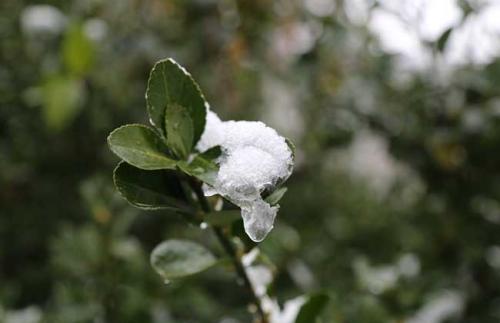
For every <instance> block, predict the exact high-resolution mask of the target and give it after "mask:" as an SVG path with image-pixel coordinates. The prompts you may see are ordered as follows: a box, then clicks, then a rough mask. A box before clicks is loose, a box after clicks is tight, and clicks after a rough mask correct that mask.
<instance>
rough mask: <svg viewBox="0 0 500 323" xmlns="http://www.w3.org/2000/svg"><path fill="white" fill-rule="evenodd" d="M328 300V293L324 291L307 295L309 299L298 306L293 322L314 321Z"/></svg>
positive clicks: (308, 322) (309, 322)
mask: <svg viewBox="0 0 500 323" xmlns="http://www.w3.org/2000/svg"><path fill="white" fill-rule="evenodd" d="M328 300H329V297H328V295H327V294H324V293H319V294H315V295H311V296H309V299H308V300H307V301H306V302H305V303H304V305H302V307H301V308H300V311H299V314H298V315H297V319H296V320H295V323H312V322H316V320H317V319H318V317H319V316H320V314H321V312H322V311H323V309H324V308H325V306H326V304H327V303H328Z"/></svg>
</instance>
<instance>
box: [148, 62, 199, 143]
mask: <svg viewBox="0 0 500 323" xmlns="http://www.w3.org/2000/svg"><path fill="white" fill-rule="evenodd" d="M146 101H147V107H148V113H149V117H150V120H151V123H152V124H153V125H154V126H155V127H156V128H158V130H160V131H161V132H162V133H163V134H164V135H166V136H167V137H168V133H167V132H168V129H166V127H165V117H166V109H167V108H171V107H172V106H174V105H179V106H182V107H185V108H186V109H187V111H188V113H189V116H190V117H191V120H192V122H193V138H192V142H191V145H190V147H193V146H194V145H195V144H196V142H198V140H199V139H200V137H201V134H202V133H203V130H204V129H205V118H206V113H207V111H206V107H205V105H206V102H205V99H204V97H203V94H202V93H201V90H200V88H199V87H198V84H196V82H195V81H194V80H193V78H192V77H191V75H190V74H189V73H188V72H187V71H186V70H185V69H184V68H183V67H181V66H180V65H179V64H177V63H176V62H175V61H174V60H173V59H171V58H169V59H165V60H161V61H159V62H157V63H156V64H155V66H154V67H153V69H152V70H151V74H150V76H149V80H148V87H147V90H146Z"/></svg>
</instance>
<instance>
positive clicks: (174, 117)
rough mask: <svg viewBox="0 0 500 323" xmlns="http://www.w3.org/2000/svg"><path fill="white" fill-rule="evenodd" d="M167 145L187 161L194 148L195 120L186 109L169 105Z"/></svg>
mask: <svg viewBox="0 0 500 323" xmlns="http://www.w3.org/2000/svg"><path fill="white" fill-rule="evenodd" d="M165 127H166V129H167V133H168V137H167V145H168V147H170V149H172V151H173V152H174V153H175V154H176V155H177V156H178V157H179V158H181V159H186V158H187V157H188V156H189V154H190V153H191V148H192V147H193V120H191V117H190V116H189V113H188V111H187V109H186V108H184V107H182V106H180V105H178V104H175V103H174V104H169V105H168V107H167V111H166V114H165Z"/></svg>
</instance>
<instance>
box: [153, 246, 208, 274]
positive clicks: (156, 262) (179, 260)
mask: <svg viewBox="0 0 500 323" xmlns="http://www.w3.org/2000/svg"><path fill="white" fill-rule="evenodd" d="M216 262H217V260H216V258H215V257H214V256H213V255H212V253H211V252H210V251H209V250H208V249H206V248H205V247H203V246H202V245H200V244H197V243H195V242H192V241H188V240H167V241H164V242H162V243H161V244H159V245H158V246H156V248H155V249H154V250H153V252H152V253H151V265H152V266H153V268H154V269H155V270H156V272H157V273H158V274H159V275H160V276H161V277H162V278H163V279H165V280H171V279H176V278H182V277H185V276H189V275H193V274H196V273H199V272H201V271H203V270H206V269H208V268H210V267H211V266H213V265H215V264H216Z"/></svg>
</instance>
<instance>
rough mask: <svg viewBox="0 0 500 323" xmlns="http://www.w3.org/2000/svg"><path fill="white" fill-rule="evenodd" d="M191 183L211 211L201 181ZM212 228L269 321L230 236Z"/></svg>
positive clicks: (264, 322) (203, 205)
mask: <svg viewBox="0 0 500 323" xmlns="http://www.w3.org/2000/svg"><path fill="white" fill-rule="evenodd" d="M190 184H191V187H192V188H193V190H194V192H195V194H196V197H197V198H198V201H199V202H200V205H201V208H202V210H203V212H205V213H210V212H211V211H212V208H211V207H210V204H209V203H208V200H207V198H206V197H205V194H203V191H202V189H201V186H200V185H199V183H197V182H194V181H193V182H191V183H190ZM212 229H213V231H214V233H215V236H216V237H217V239H218V240H219V242H220V244H221V245H222V247H223V248H224V251H225V252H226V253H227V254H228V256H229V257H230V258H231V260H232V262H233V265H234V268H235V269H236V273H237V274H238V276H239V278H240V279H241V280H242V281H243V285H244V286H245V288H246V289H247V290H248V291H249V293H250V296H251V298H252V302H253V303H254V304H255V306H256V307H257V313H258V315H259V316H260V323H269V320H268V318H267V314H266V313H265V312H264V309H263V308H262V304H261V300H260V298H259V296H257V294H256V293H255V288H254V287H253V285H252V282H251V281H250V278H249V277H248V275H247V272H246V270H245V267H244V266H243V263H242V262H241V259H240V257H239V256H238V253H237V251H236V248H235V247H234V245H233V243H232V242H231V240H230V238H229V237H228V236H227V235H226V234H225V233H224V231H223V230H222V229H221V228H220V227H216V226H213V227H212Z"/></svg>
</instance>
